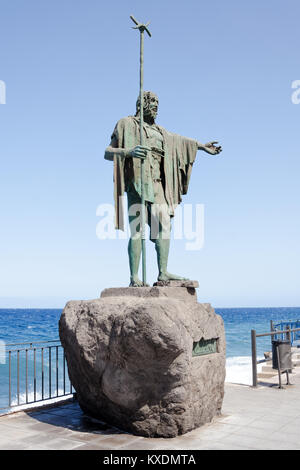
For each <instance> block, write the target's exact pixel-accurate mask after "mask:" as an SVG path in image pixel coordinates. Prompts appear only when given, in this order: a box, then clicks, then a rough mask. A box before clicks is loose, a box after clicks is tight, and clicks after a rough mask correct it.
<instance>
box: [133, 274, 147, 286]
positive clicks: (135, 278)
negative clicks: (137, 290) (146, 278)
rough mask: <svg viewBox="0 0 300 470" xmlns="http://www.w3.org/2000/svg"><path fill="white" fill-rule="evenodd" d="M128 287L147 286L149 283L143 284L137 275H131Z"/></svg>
mask: <svg viewBox="0 0 300 470" xmlns="http://www.w3.org/2000/svg"><path fill="white" fill-rule="evenodd" d="M129 287H149V284H144V283H143V281H141V280H140V279H139V278H138V277H137V276H132V277H131V278H130V284H129Z"/></svg>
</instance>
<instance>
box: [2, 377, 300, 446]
mask: <svg viewBox="0 0 300 470" xmlns="http://www.w3.org/2000/svg"><path fill="white" fill-rule="evenodd" d="M297 369H298V368H297ZM282 379H283V384H284V383H285V380H284V379H285V375H283V376H282ZM290 379H291V382H292V383H293V385H292V386H289V387H288V386H287V387H285V389H283V390H279V389H278V387H277V386H276V385H275V384H276V383H277V381H278V378H277V381H276V380H275V379H274V380H273V384H274V385H273V386H271V385H270V383H269V385H268V386H259V387H258V388H256V389H254V388H252V387H249V386H245V385H234V384H226V386H225V397H224V403H223V409H222V416H220V417H218V418H216V419H215V420H214V421H213V422H212V423H210V424H207V425H205V426H202V427H201V428H199V429H196V430H194V431H191V432H189V433H187V434H185V435H183V436H179V437H176V438H173V439H161V438H159V439H150V438H144V437H139V436H134V435H132V434H128V433H125V432H123V431H120V430H118V429H115V428H112V427H110V426H108V425H106V424H105V423H102V422H100V421H97V420H93V419H91V418H89V417H87V416H85V415H84V414H83V412H82V411H81V410H80V408H79V406H78V404H77V403H76V402H72V401H69V402H67V403H64V404H61V405H58V404H57V405H56V406H53V407H47V408H46V407H43V408H38V409H36V410H34V411H30V412H29V411H27V412H25V411H23V412H18V413H13V414H9V415H5V416H1V417H0V449H14V450H23V449H27V450H42V449H43V450H49V449H50V450H60V449H64V450H69V449H74V450H124V451H126V450H139V449H141V450H174V451H177V450H232V449H233V450H248V449H261V450H264V449H268V450H269V449H273V450H287V449H290V450H294V449H295V450H296V449H297V450H299V449H300V424H299V422H300V373H293V374H291V376H290Z"/></svg>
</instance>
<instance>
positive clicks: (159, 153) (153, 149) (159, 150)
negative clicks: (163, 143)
mask: <svg viewBox="0 0 300 470" xmlns="http://www.w3.org/2000/svg"><path fill="white" fill-rule="evenodd" d="M151 151H152V152H153V153H157V154H158V155H160V156H162V157H163V156H164V155H165V152H164V151H163V150H162V149H157V148H155V147H151Z"/></svg>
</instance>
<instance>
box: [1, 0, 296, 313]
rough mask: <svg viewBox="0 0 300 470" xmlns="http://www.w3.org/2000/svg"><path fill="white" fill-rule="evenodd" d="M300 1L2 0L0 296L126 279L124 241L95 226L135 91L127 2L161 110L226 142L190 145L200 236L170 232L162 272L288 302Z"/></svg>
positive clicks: (51, 293)
mask: <svg viewBox="0 0 300 470" xmlns="http://www.w3.org/2000/svg"><path fill="white" fill-rule="evenodd" d="M299 13H300V5H299V2H298V1H296V0H287V1H285V2H283V1H282V0H280V1H278V0H273V1H272V2H270V1H269V0H263V1H261V0H260V1H258V0H253V1H251V2H247V3H246V2H240V1H238V0H227V1H226V2H224V1H222V0H210V1H209V2H199V1H198V0H187V1H186V2H184V3H183V2H182V1H177V0H164V1H161V0H160V1H157V0H153V1H152V2H149V1H143V0H139V1H137V0H135V1H127V0H123V1H121V0H119V1H115V2H104V1H103V2H101V1H99V0H97V1H96V0H85V1H83V0H51V2H50V1H43V2H41V1H40V0H27V1H26V2H24V1H22V0H2V1H1V14H0V41H1V45H2V46H1V50H0V80H2V81H4V82H5V84H6V92H7V95H6V104H5V105H2V104H0V160H1V172H0V210H1V232H0V233H1V244H0V307H63V306H64V304H65V302H66V301H67V300H69V299H87V298H95V297H98V296H99V294H100V292H101V290H102V289H104V288H105V287H112V286H120V285H127V284H128V278H129V269H128V262H127V241H126V240H118V239H117V240H99V239H98V238H97V237H96V226H97V223H98V222H99V217H97V216H96V209H97V207H98V206H99V204H101V203H112V202H113V186H112V165H111V163H110V162H107V161H104V158H103V155H104V150H105V148H106V146H107V145H108V144H109V140H110V135H111V132H112V130H113V128H114V125H115V123H116V121H117V120H118V119H120V118H121V117H123V116H127V115H129V114H132V113H134V110H135V100H136V97H137V94H138V86H139V83H138V54H139V41H138V33H137V32H136V31H134V30H132V29H131V25H132V22H131V20H130V19H129V15H130V14H133V15H134V16H135V17H136V18H138V19H140V20H142V21H147V20H151V25H150V28H151V32H152V38H151V39H149V38H148V37H146V38H145V89H150V90H153V91H155V92H156V93H157V94H158V96H159V100H160V109H159V115H158V119H157V122H158V123H159V124H161V125H162V126H164V127H166V128H167V129H168V130H170V131H173V132H176V133H179V134H182V135H185V136H189V137H192V138H195V139H197V140H199V141H201V142H203V143H205V142H207V141H209V140H214V139H216V140H219V141H220V143H221V144H222V146H223V153H222V156H221V157H217V158H214V157H209V156H207V155H206V154H203V153H200V152H199V153H198V155H197V160H196V163H195V165H194V168H193V174H192V178H191V183H190V188H189V193H188V195H187V196H185V199H184V201H185V202H186V203H192V204H197V203H198V204H199V203H200V204H204V205H205V243H204V247H203V249H202V250H200V251H186V250H185V241H181V240H176V241H174V242H173V244H172V247H171V253H170V261H169V268H170V271H171V272H177V273H178V274H182V275H186V276H187V277H189V278H191V279H197V280H199V283H200V288H199V290H198V298H199V300H200V301H203V302H211V303H212V304H213V305H214V306H215V307H239V306H241V307H242V306H299V305H300V289H299V278H300V276H299V274H300V272H299V271H300V268H299V266H300V256H299V255H300V247H299V239H300V222H299V209H300V197H299V192H300V189H299V170H300V159H299V156H300V155H299V154H300V150H299V121H300V105H295V104H293V103H292V100H291V96H292V93H293V90H292V82H293V81H294V80H300V67H299V43H300V41H299V40H300V32H299ZM147 248H148V261H149V263H148V264H149V266H148V279H149V281H151V282H154V281H155V277H156V261H155V252H154V248H153V246H152V244H151V245H150V244H149V243H148V244H147Z"/></svg>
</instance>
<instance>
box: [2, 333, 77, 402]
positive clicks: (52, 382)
mask: <svg viewBox="0 0 300 470" xmlns="http://www.w3.org/2000/svg"><path fill="white" fill-rule="evenodd" d="M4 357H5V360H4V361H3V359H2V365H1V369H2V370H1V382H2V383H1V395H0V410H9V409H12V408H15V407H17V406H21V405H30V404H34V403H38V402H43V401H46V400H51V399H53V398H60V397H65V396H68V395H73V393H74V389H73V387H72V384H71V382H70V379H69V376H68V370H67V364H66V358H65V353H64V349H63V347H62V345H61V343H60V341H59V340H52V341H37V342H34V341H33V342H28V343H12V344H6V345H5V353H4ZM3 362H4V364H3Z"/></svg>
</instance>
